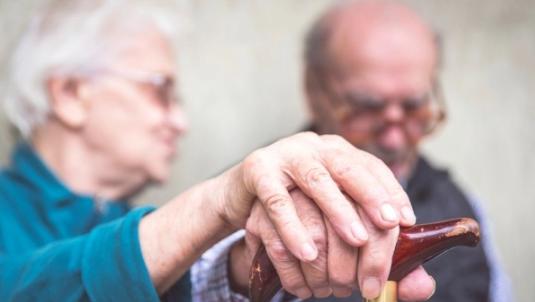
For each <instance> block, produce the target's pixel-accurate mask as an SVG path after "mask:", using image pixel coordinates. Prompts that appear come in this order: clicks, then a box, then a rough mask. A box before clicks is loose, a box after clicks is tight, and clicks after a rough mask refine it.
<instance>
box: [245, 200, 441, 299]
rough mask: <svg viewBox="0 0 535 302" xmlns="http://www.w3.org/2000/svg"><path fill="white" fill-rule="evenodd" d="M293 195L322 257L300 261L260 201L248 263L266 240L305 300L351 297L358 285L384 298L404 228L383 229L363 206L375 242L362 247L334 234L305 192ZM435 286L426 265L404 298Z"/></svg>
mask: <svg viewBox="0 0 535 302" xmlns="http://www.w3.org/2000/svg"><path fill="white" fill-rule="evenodd" d="M291 197H292V199H293V201H294V203H295V206H296V208H297V214H298V216H299V218H300V220H301V221H302V223H303V224H304V226H305V228H306V229H307V232H308V234H309V235H310V236H311V237H312V238H313V240H314V243H315V244H316V246H317V247H318V252H319V253H318V257H317V258H316V259H315V260H314V261H312V262H302V261H299V260H298V259H296V258H295V257H294V256H293V255H292V254H291V253H290V252H289V251H288V250H287V249H286V247H285V245H284V243H283V242H282V240H281V238H280V237H279V236H278V233H277V231H276V229H275V228H274V226H273V224H272V223H271V222H270V221H269V218H268V217H267V214H266V212H265V210H264V209H263V207H262V206H261V205H260V204H255V206H254V207H253V211H252V213H251V217H250V218H249V220H248V221H247V227H246V229H247V232H248V233H247V236H246V239H245V242H246V244H245V246H246V252H245V253H246V255H247V256H248V258H249V259H247V263H250V261H251V260H252V257H253V256H254V254H255V253H256V251H257V250H258V247H259V244H260V242H261V243H262V244H264V246H265V247H266V251H267V253H268V256H269V257H270V259H271V261H272V263H273V265H274V267H275V269H276V270H277V273H278V275H279V277H280V279H281V283H282V285H283V287H284V288H285V289H286V290H287V291H288V292H290V293H292V294H294V295H296V296H298V297H300V298H308V297H310V296H311V295H314V296H315V297H317V298H322V297H327V296H329V295H331V294H332V295H334V296H336V297H347V296H349V295H351V293H352V292H353V291H354V290H355V289H357V288H360V289H361V291H362V294H363V296H365V297H367V298H374V297H376V296H378V295H379V292H380V290H381V288H382V287H383V285H384V283H385V282H386V279H387V277H388V274H389V272H390V266H391V262H392V255H393V253H394V248H395V245H396V242H397V237H398V233H399V228H394V229H391V230H381V229H379V228H377V227H375V226H374V225H373V224H372V223H371V221H370V220H369V219H368V218H367V217H366V216H365V215H364V213H363V211H361V210H359V211H358V212H359V216H360V218H361V220H362V222H363V223H364V225H365V227H366V229H367V230H368V234H369V240H368V242H367V243H366V244H365V245H363V246H362V247H361V248H360V249H357V248H354V247H352V246H350V245H348V244H347V243H346V242H344V241H343V240H342V239H341V238H340V237H339V236H338V235H337V234H336V233H335V232H334V230H333V228H332V226H331V225H330V223H329V221H328V220H326V219H324V218H323V215H322V214H321V211H320V209H319V208H317V206H316V205H315V204H314V203H313V202H312V201H311V200H310V199H309V198H308V197H307V196H306V195H304V194H303V193H302V192H301V191H299V190H294V191H292V192H291ZM433 290H434V281H433V279H432V278H431V277H430V276H429V275H428V274H427V273H426V272H425V271H424V270H423V269H422V268H421V267H420V268H418V269H417V270H416V271H414V272H413V273H411V274H410V275H408V276H407V277H406V278H404V279H403V280H402V281H401V282H400V283H399V295H400V296H399V297H400V299H402V300H407V301H420V300H425V299H427V298H429V296H430V295H431V294H432V293H433Z"/></svg>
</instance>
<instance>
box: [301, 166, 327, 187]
mask: <svg viewBox="0 0 535 302" xmlns="http://www.w3.org/2000/svg"><path fill="white" fill-rule="evenodd" d="M330 178H331V175H330V174H329V172H327V171H326V170H325V169H323V168H321V167H314V168H310V169H308V170H307V171H306V172H305V174H304V176H303V180H304V181H305V183H307V184H308V185H309V186H315V185H318V184H321V183H325V182H327V181H328V180H329V179H330Z"/></svg>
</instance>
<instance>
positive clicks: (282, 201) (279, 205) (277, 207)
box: [264, 193, 289, 214]
mask: <svg viewBox="0 0 535 302" xmlns="http://www.w3.org/2000/svg"><path fill="white" fill-rule="evenodd" d="M288 202H289V200H288V197H287V196H286V195H284V194H280V193H276V194H273V195H270V196H268V197H267V198H266V199H265V200H264V204H265V207H266V210H267V211H268V212H270V213H272V214H283V213H284V209H285V208H286V207H287V205H288Z"/></svg>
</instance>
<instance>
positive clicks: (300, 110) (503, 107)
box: [0, 0, 535, 302]
mask: <svg viewBox="0 0 535 302" xmlns="http://www.w3.org/2000/svg"><path fill="white" fill-rule="evenodd" d="M176 1H180V2H176ZM176 1H172V0H166V1H160V2H158V3H161V4H162V5H169V4H172V5H171V7H172V8H173V9H178V10H181V11H183V12H186V13H187V15H190V16H191V20H192V22H191V24H192V26H191V28H190V34H189V35H188V36H187V37H186V38H185V39H184V41H183V43H182V47H181V49H180V50H179V57H180V61H181V62H180V75H181V85H182V92H183V95H184V97H185V99H186V110H187V112H188V114H189V116H190V119H191V131H190V133H189V134H188V135H187V136H186V137H185V138H184V139H183V140H182V141H181V142H180V144H181V153H180V158H179V160H178V161H177V162H176V163H175V165H174V166H173V171H174V173H173V177H172V179H171V181H170V182H169V183H168V184H167V185H165V186H162V187H158V188H153V189H150V190H149V191H148V192H146V193H145V194H143V195H142V196H140V197H139V198H138V200H137V201H138V202H139V203H152V204H162V203H163V202H164V201H166V200H168V199H170V198H171V197H172V196H174V195H175V194H177V193H179V192H180V191H182V190H183V189H185V188H187V187H188V186H191V185H192V184H194V183H196V182H199V181H201V180H203V179H206V178H207V177H210V176H211V175H214V174H216V173H217V172H219V171H222V170H223V169H224V168H225V167H228V166H229V165H231V164H232V163H235V162H236V161H238V160H239V159H240V158H241V157H242V156H244V155H245V154H247V153H248V152H250V151H251V150H253V149H254V148H255V147H258V146H261V145H263V144H265V143H268V142H270V141H272V140H274V139H275V138H278V137H280V136H283V135H286V134H290V133H293V132H295V131H297V130H298V129H300V128H301V127H303V125H304V124H305V123H306V109H305V106H304V103H303V96H302V93H301V78H300V72H301V61H300V56H301V40H302V37H303V34H304V32H305V31H306V29H307V27H308V26H309V25H310V23H311V22H312V20H313V19H314V18H315V17H316V16H317V15H318V14H319V13H320V12H321V11H322V10H323V9H324V8H325V7H326V6H328V5H329V4H330V3H332V2H333V1H329V0H291V1H288V0H272V1H260V0H247V1H246V0H196V1H181V0H176ZM39 2H40V1H31V0H18V1H10V0H0V29H1V30H0V32H1V33H2V36H1V38H0V64H1V65H0V76H1V77H3V76H4V74H5V56H6V54H7V53H8V52H9V49H10V48H11V47H12V44H13V41H14V39H16V36H17V35H18V34H19V32H20V30H21V28H22V25H23V24H24V22H25V20H26V19H27V17H28V15H29V14H30V12H31V9H32V8H34V7H35V6H36V4H37V3H39ZM404 2H406V3H408V4H410V5H412V6H413V7H414V8H415V9H416V10H417V11H419V12H421V13H422V14H423V15H424V16H426V17H427V18H428V19H429V20H430V21H431V22H432V23H433V24H434V25H435V26H436V27H437V28H438V29H440V30H441V31H442V32H443V34H444V40H445V69H444V72H443V78H442V80H443V85H444V88H445V92H446V98H447V103H448V108H449V113H450V115H449V121H448V123H447V125H446V127H445V128H443V129H442V130H441V131H440V133H438V134H437V135H435V136H434V137H433V138H432V139H430V140H429V141H428V143H427V144H426V145H425V152H426V153H427V154H429V155H430V156H431V157H432V158H433V159H435V162H437V163H440V164H441V165H443V166H446V167H449V168H450V169H451V171H452V172H453V174H454V176H455V178H456V179H457V180H459V182H460V183H461V184H462V185H463V186H464V187H465V188H466V189H467V190H469V191H470V192H472V193H474V194H476V195H477V196H479V197H480V198H481V199H482V200H484V205H485V208H486V210H487V212H488V215H489V217H490V220H491V223H492V231H493V235H494V237H495V239H496V242H497V245H498V250H499V252H500V254H501V257H502V259H503V262H504V266H505V268H506V270H507V271H508V272H509V274H510V276H511V277H512V279H513V283H514V289H515V292H516V297H517V301H526V302H527V301H534V299H535V282H534V281H533V272H532V271H533V270H534V269H535V264H534V262H533V260H532V259H533V256H534V255H535V235H534V234H533V233H534V231H535V227H534V226H533V215H534V214H535V134H534V133H533V132H534V131H535V125H534V120H535V100H534V98H535V59H534V56H535V1H534V0H517V1H512V0H486V1H477V0H454V1H440V0H405V1H404ZM155 3H156V2H155ZM2 85H4V82H3V81H0V88H2ZM12 144H13V139H12V137H11V136H10V135H9V130H8V124H7V122H6V121H5V118H4V117H0V162H1V163H5V162H6V160H7V158H8V154H9V150H10V148H11V146H12Z"/></svg>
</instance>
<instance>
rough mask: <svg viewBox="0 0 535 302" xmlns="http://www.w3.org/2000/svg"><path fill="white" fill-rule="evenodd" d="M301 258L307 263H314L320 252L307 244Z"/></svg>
mask: <svg viewBox="0 0 535 302" xmlns="http://www.w3.org/2000/svg"><path fill="white" fill-rule="evenodd" d="M301 256H302V257H303V260H305V261H314V260H316V257H318V251H317V250H316V248H315V247H313V246H312V245H311V244H309V243H305V244H304V245H303V249H302V250H301Z"/></svg>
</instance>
